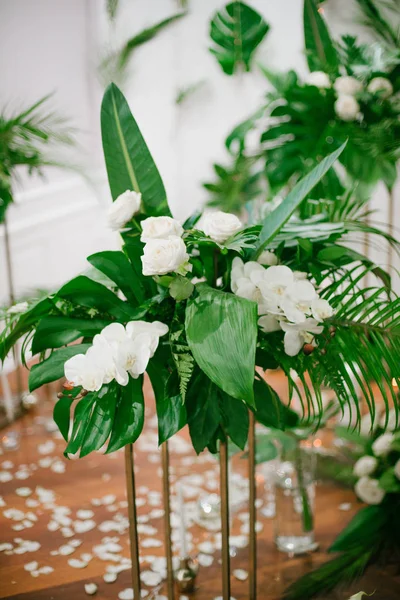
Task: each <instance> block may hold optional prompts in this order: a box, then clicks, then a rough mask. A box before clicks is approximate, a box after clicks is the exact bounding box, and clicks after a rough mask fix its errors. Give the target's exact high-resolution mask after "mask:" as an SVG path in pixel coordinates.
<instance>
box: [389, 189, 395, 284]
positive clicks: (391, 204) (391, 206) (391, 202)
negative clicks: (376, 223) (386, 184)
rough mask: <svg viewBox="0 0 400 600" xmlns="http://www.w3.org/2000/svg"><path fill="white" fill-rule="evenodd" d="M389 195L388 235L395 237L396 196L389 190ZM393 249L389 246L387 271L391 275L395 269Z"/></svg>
mask: <svg viewBox="0 0 400 600" xmlns="http://www.w3.org/2000/svg"><path fill="white" fill-rule="evenodd" d="M388 194H389V206H388V234H389V235H393V225H394V196H393V190H392V189H390V190H388ZM392 262H393V248H392V245H391V244H389V248H388V265H387V270H388V272H389V273H390V272H391V270H392V268H393V264H392Z"/></svg>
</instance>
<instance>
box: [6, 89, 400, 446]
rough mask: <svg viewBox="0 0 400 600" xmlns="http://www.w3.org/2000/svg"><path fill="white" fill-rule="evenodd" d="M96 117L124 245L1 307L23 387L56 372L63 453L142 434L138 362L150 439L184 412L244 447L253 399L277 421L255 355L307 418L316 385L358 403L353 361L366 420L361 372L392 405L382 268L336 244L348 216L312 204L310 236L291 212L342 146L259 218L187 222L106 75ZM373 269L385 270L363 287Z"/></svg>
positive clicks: (318, 409) (393, 313)
mask: <svg viewBox="0 0 400 600" xmlns="http://www.w3.org/2000/svg"><path fill="white" fill-rule="evenodd" d="M101 126H102V138H103V148H104V154H105V162H106V166H107V172H108V178H109V183H110V189H111V195H112V197H113V200H114V202H113V204H112V205H111V208H110V212H109V222H110V225H111V226H112V227H113V228H119V229H120V231H121V235H122V240H123V246H122V250H121V251H105V252H99V253H97V254H94V255H92V256H90V257H89V258H88V261H89V262H90V264H91V265H92V267H93V268H94V269H95V270H96V271H97V273H98V275H100V276H96V277H94V278H92V277H90V276H88V275H79V276H78V277H75V278H74V279H72V280H71V281H69V282H68V283H66V284H65V285H63V286H62V287H61V289H60V290H58V291H57V292H55V293H54V294H50V295H49V296H47V297H45V298H44V299H42V300H41V301H39V302H38V303H36V304H33V305H29V306H28V308H27V310H25V309H24V310H23V312H22V314H16V311H11V312H10V311H9V312H8V314H7V322H6V328H5V330H4V331H3V332H2V334H1V337H0V357H1V359H3V360H4V358H5V357H6V355H7V353H8V352H9V351H10V349H11V348H12V347H13V346H14V345H15V344H16V342H17V341H18V340H19V339H22V340H23V344H22V354H23V357H24V355H25V353H26V350H27V349H28V348H31V350H32V353H33V354H34V355H38V356H39V362H38V363H37V364H35V365H34V366H33V367H32V368H31V371H30V378H29V386H30V389H31V390H34V389H37V388H38V387H40V386H41V385H43V384H46V383H49V382H51V381H57V380H59V379H61V378H63V377H64V376H66V380H67V381H66V382H65V385H64V391H63V392H62V393H61V395H60V399H59V401H58V403H57V404H56V407H55V413H54V417H55V420H56V422H57V423H58V425H59V427H60V431H61V432H62V434H63V436H64V437H65V439H66V441H67V446H66V450H65V453H66V455H72V454H76V453H79V454H80V456H84V455H86V454H88V453H90V452H91V451H93V450H96V449H99V448H100V447H101V446H103V444H104V443H105V442H106V441H107V440H108V447H107V452H112V451H114V450H116V449H118V448H120V447H121V446H123V445H124V444H126V443H128V442H130V443H131V442H134V441H135V440H136V439H137V438H138V436H139V435H140V433H141V431H142V427H143V420H144V397H143V390H142V384H143V375H144V372H145V371H147V373H148V375H149V378H150V381H151V383H152V386H153V390H154V394H155V398H156V409H157V417H158V428H159V441H160V443H162V442H163V441H165V440H166V439H168V438H169V437H171V436H172V435H174V434H175V433H176V432H177V431H178V430H179V429H180V428H181V427H182V426H183V425H184V424H186V423H187V424H188V425H189V431H190V435H191V438H192V443H193V446H194V448H195V450H196V451H197V452H201V451H202V450H204V449H205V448H209V449H210V450H211V451H213V452H214V451H216V450H217V447H218V441H219V440H221V439H226V437H229V438H230V439H231V440H232V441H233V442H234V443H235V444H236V445H237V446H239V447H241V448H243V447H244V446H245V444H246V439H247V429H248V411H249V410H251V411H254V413H255V415H256V418H259V419H260V420H261V421H262V422H263V423H264V424H266V425H271V426H273V427H277V428H284V427H285V419H283V420H282V419H281V416H282V411H283V412H284V413H285V411H287V410H288V409H287V407H286V402H281V401H280V400H279V399H278V397H277V394H276V392H275V391H274V390H273V389H272V388H271V387H270V386H269V385H268V384H267V383H266V382H265V381H263V379H262V378H260V376H259V375H257V377H256V375H255V374H256V367H257V370H258V371H259V372H261V371H260V370H265V369H267V368H276V367H278V366H279V367H281V368H282V369H283V371H284V373H285V374H286V375H287V380H288V397H289V399H290V398H291V397H292V396H293V395H296V396H299V397H301V398H303V404H304V405H303V410H304V416H305V419H307V418H316V419H317V420H318V419H319V418H320V417H321V415H322V399H321V392H320V390H321V386H322V385H329V386H330V387H332V388H333V389H334V390H335V392H336V395H337V397H338V399H339V402H340V403H341V404H342V405H345V404H346V403H348V402H349V401H350V399H351V396H352V395H354V396H355V398H354V402H355V405H356V406H357V407H358V399H357V397H356V394H354V389H353V384H352V377H351V371H354V372H357V378H358V380H359V384H360V386H361V389H362V392H363V394H364V396H365V398H366V399H367V404H368V406H369V410H370V412H371V415H372V418H374V414H375V413H374V411H375V399H374V397H373V393H372V390H371V378H372V379H373V380H375V381H376V383H377V385H378V386H379V389H380V393H381V395H382V397H383V399H384V402H385V403H386V405H387V406H388V407H389V406H390V407H394V410H395V411H397V400H396V398H395V397H394V396H393V394H392V392H391V389H392V388H391V387H390V386H389V385H388V384H389V382H391V380H392V378H393V377H394V378H396V380H398V379H397V378H398V368H397V362H396V359H395V357H396V356H398V354H399V350H400V327H399V318H400V317H399V310H398V307H399V299H398V298H397V297H396V296H395V294H394V293H393V292H392V291H391V289H390V278H389V276H388V274H387V273H385V272H384V271H382V270H380V269H378V268H376V267H375V265H373V264H372V263H371V262H370V261H369V260H368V259H367V258H365V257H364V256H362V255H361V254H358V253H355V252H354V250H350V249H348V248H346V247H345V246H343V245H342V244H341V243H340V242H341V240H342V238H343V236H344V235H345V233H346V231H347V230H348V225H347V226H346V224H345V223H344V222H342V223H340V222H337V223H333V224H332V223H329V222H326V220H324V218H323V219H322V220H320V221H316V228H315V232H314V235H310V231H309V229H307V228H306V227H304V223H303V222H301V223H299V224H298V225H297V224H296V223H297V222H293V221H291V220H290V219H291V217H292V215H293V213H294V212H295V211H296V210H297V209H298V207H299V206H300V205H301V203H302V202H303V201H304V198H305V197H306V196H307V195H308V194H309V193H310V191H311V190H312V188H313V187H314V186H315V185H316V184H317V183H318V182H319V181H320V180H321V179H322V178H323V177H324V176H325V174H326V173H327V172H328V170H329V169H330V168H331V167H332V165H333V164H334V162H335V160H336V159H337V158H338V157H339V156H340V154H341V153H342V152H343V151H344V146H342V147H340V148H338V149H337V150H336V151H335V152H333V153H332V154H330V155H329V156H327V157H326V158H324V159H323V160H322V161H321V162H320V163H319V164H318V165H317V166H316V167H315V168H314V169H313V170H312V171H310V173H308V174H307V175H306V177H305V178H304V179H303V180H302V181H299V182H298V183H297V184H296V185H295V186H294V188H293V189H292V191H291V192H290V194H289V195H288V196H287V197H286V199H285V200H284V201H283V202H282V203H281V204H280V206H278V208H276V209H275V210H274V211H273V212H272V213H271V214H270V215H268V216H267V217H266V218H265V219H264V221H263V223H262V224H261V225H258V226H250V227H245V226H244V225H243V224H242V223H241V222H240V220H239V219H238V218H237V217H236V216H235V215H233V214H227V213H223V212H217V213H213V214H209V215H203V216H202V217H201V220H200V221H199V215H194V216H193V217H191V218H190V219H188V220H187V221H186V222H185V224H184V226H182V225H181V224H180V223H178V221H176V220H175V219H173V218H172V217H171V216H170V210H169V207H168V202H167V198H166V193H165V188H164V185H163V182H162V180H161V177H160V175H159V172H158V170H157V167H156V165H155V163H154V161H153V159H152V157H151V154H150V152H149V150H148V148H147V145H146V143H145V141H144V139H143V137H142V135H141V133H140V131H139V128H138V126H137V124H136V121H135V120H134V118H133V116H132V114H131V113H130V110H129V107H128V105H127V103H126V100H125V98H124V96H123V95H122V93H121V92H120V91H119V89H118V88H117V87H116V86H115V85H111V86H110V87H109V88H108V89H107V91H106V93H105V96H104V99H103V104H102V109H101ZM343 214H344V213H343ZM393 244H394V245H396V244H395V242H394V241H393ZM369 271H374V273H375V274H376V276H377V277H378V278H380V279H381V281H382V284H381V285H380V286H378V287H376V288H372V287H371V288H369V289H368V290H367V291H366V290H364V289H363V288H362V284H361V282H362V280H363V278H364V276H365V273H367V272H369ZM101 278H103V279H101ZM346 365H348V367H347V368H346ZM293 370H295V371H296V372H297V377H296V378H293V372H294V371H293ZM298 378H299V379H300V382H301V385H300V384H299V379H298ZM399 383H400V381H399ZM357 410H358V408H357ZM268 415H269V416H268ZM71 417H72V421H73V425H72V428H70V425H69V424H70V418H71Z"/></svg>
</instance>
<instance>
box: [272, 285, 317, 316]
mask: <svg viewBox="0 0 400 600" xmlns="http://www.w3.org/2000/svg"><path fill="white" fill-rule="evenodd" d="M316 298H317V292H316V291H315V288H314V286H313V285H312V283H310V282H309V281H295V282H294V283H292V284H290V285H289V286H288V287H287V288H286V290H285V293H284V296H283V298H282V300H281V303H280V307H281V309H282V310H283V312H284V314H285V317H286V318H287V319H288V320H289V321H291V322H292V323H302V322H303V321H304V318H305V316H306V315H308V314H310V311H311V304H312V302H313V301H314V300H315V299H316Z"/></svg>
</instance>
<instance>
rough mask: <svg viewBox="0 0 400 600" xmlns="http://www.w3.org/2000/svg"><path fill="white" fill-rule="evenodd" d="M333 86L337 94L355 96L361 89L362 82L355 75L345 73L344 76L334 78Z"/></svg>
mask: <svg viewBox="0 0 400 600" xmlns="http://www.w3.org/2000/svg"><path fill="white" fill-rule="evenodd" d="M333 87H334V88H335V90H336V92H337V93H338V95H339V96H341V95H344V96H355V95H356V94H359V93H360V92H361V91H362V89H363V84H362V83H361V81H359V80H358V79H356V78H355V77H350V76H349V75H345V76H344V77H338V78H337V79H336V80H335V83H334V84H333Z"/></svg>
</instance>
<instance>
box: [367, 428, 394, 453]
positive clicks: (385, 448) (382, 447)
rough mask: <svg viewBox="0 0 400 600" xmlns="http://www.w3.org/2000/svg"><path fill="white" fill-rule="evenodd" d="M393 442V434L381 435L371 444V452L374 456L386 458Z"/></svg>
mask: <svg viewBox="0 0 400 600" xmlns="http://www.w3.org/2000/svg"><path fill="white" fill-rule="evenodd" d="M393 440H394V435H393V433H383V434H382V435H380V436H379V437H378V438H377V439H376V440H375V441H374V443H373V444H372V452H373V453H374V454H375V456H386V455H387V454H389V452H390V450H391V446H392V442H393Z"/></svg>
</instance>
